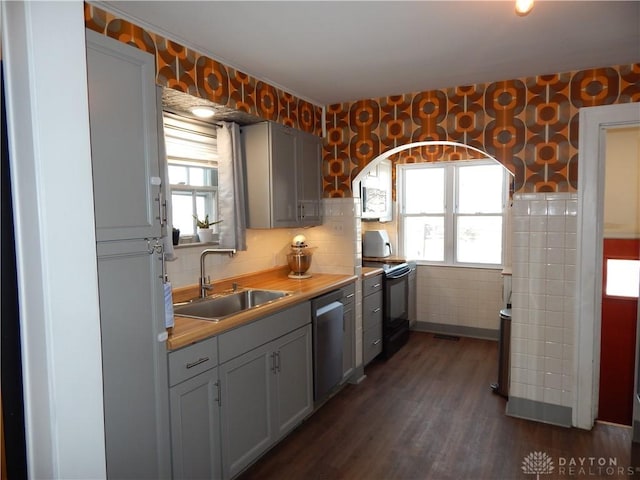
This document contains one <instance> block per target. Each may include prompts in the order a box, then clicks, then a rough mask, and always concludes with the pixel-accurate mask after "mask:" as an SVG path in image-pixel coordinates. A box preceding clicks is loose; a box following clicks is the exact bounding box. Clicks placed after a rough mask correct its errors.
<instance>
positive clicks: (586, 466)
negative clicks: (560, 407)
mask: <svg viewBox="0 0 640 480" xmlns="http://www.w3.org/2000/svg"><path fill="white" fill-rule="evenodd" d="M556 463H557V467H558V469H557V473H558V475H567V476H571V477H576V476H581V475H584V476H590V477H594V476H597V477H598V478H604V477H608V476H614V475H616V476H621V475H627V476H633V475H634V474H635V473H636V472H640V467H639V468H634V467H625V466H623V465H619V464H618V459H617V458H615V457H558V458H557V459H556ZM555 466H556V464H554V460H553V458H551V457H550V456H549V455H547V453H546V452H531V453H530V454H529V455H527V456H526V457H524V459H523V460H522V467H521V468H522V471H523V472H524V473H525V474H527V475H535V476H536V480H540V475H549V474H552V473H554V470H555Z"/></svg>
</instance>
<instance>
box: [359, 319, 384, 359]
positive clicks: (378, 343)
mask: <svg viewBox="0 0 640 480" xmlns="http://www.w3.org/2000/svg"><path fill="white" fill-rule="evenodd" d="M380 352H382V324H380V325H378V326H376V328H371V329H369V330H367V331H365V332H364V335H363V337H362V360H363V362H364V364H365V365H366V364H367V363H369V362H370V361H371V360H373V359H374V358H375V357H376V356H377V355H378V354H379V353H380Z"/></svg>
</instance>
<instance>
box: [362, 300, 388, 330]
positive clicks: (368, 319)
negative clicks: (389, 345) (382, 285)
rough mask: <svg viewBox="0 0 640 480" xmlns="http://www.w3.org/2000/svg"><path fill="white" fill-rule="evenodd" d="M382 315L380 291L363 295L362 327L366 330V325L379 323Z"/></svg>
mask: <svg viewBox="0 0 640 480" xmlns="http://www.w3.org/2000/svg"><path fill="white" fill-rule="evenodd" d="M382 315H383V311H382V292H378V293H374V294H372V295H367V296H366V297H364V301H363V302H362V329H363V330H367V328H368V326H370V325H374V324H376V323H381V322H382Z"/></svg>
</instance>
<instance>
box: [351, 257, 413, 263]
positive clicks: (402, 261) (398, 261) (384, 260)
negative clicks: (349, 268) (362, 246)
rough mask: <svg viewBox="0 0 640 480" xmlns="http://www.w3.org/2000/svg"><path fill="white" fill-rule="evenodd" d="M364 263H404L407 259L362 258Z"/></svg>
mask: <svg viewBox="0 0 640 480" xmlns="http://www.w3.org/2000/svg"><path fill="white" fill-rule="evenodd" d="M362 261H363V262H380V263H404V262H406V261H407V259H406V258H405V257H396V256H393V255H390V256H388V257H362Z"/></svg>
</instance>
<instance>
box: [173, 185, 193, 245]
mask: <svg viewBox="0 0 640 480" xmlns="http://www.w3.org/2000/svg"><path fill="white" fill-rule="evenodd" d="M171 201H172V207H173V210H172V213H173V226H174V227H175V228H178V229H179V230H180V236H184V235H195V233H196V232H195V231H194V228H193V217H192V215H193V201H192V197H191V194H190V193H186V194H185V193H176V192H173V193H172V195H171Z"/></svg>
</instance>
